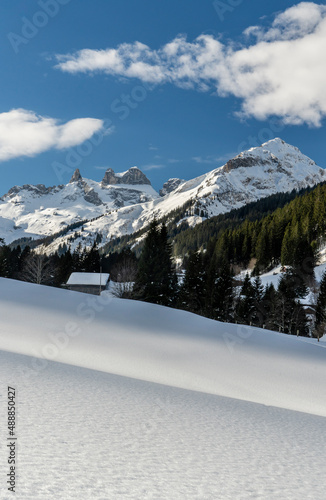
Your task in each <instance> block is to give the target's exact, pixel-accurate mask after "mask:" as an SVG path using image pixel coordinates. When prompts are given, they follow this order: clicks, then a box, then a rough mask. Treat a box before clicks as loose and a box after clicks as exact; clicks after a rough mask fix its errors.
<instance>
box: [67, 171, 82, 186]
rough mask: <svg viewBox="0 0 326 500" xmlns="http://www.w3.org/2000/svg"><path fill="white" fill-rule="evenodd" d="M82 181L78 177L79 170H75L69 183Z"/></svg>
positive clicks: (80, 177) (79, 176)
mask: <svg viewBox="0 0 326 500" xmlns="http://www.w3.org/2000/svg"><path fill="white" fill-rule="evenodd" d="M82 180H83V178H82V176H81V175H80V172H79V168H76V170H75V171H74V173H73V176H72V178H71V179H70V181H69V183H71V182H78V181H82Z"/></svg>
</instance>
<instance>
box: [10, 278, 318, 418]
mask: <svg viewBox="0 0 326 500" xmlns="http://www.w3.org/2000/svg"><path fill="white" fill-rule="evenodd" d="M0 284H1V285H0V303H1V311H0V312H1V336H0V349H4V350H8V351H11V352H16V353H19V354H25V355H28V356H35V357H38V358H42V357H45V358H49V359H54V360H55V361H60V362H64V363H69V364H73V365H77V366H82V367H86V368H91V369H95V370H101V371H105V372H109V373H114V374H117V375H123V376H127V377H133V378H139V379H142V380H147V381H150V382H157V383H161V384H166V385H172V386H175V387H181V388H184V389H191V390H196V391H202V392H207V393H211V394H217V395H220V396H227V397H232V398H238V399H242V400H247V401H252V402H256V403H261V404H266V405H273V406H279V407H281V408H287V409H291V410H298V411H304V412H308V413H314V414H316V415H322V416H326V401H325V400H324V390H325V389H324V383H321V381H322V380H323V379H324V377H325V375H326V363H325V360H326V351H325V349H323V348H321V347H320V346H319V345H309V346H307V345H306V344H305V343H303V342H301V341H300V340H298V339H297V338H294V337H291V336H286V335H282V334H278V333H276V332H269V331H266V330H260V329H253V328H250V327H246V326H243V325H232V324H226V323H219V322H216V321H212V320H209V319H207V318H202V317H200V316H196V315H194V314H190V313H187V312H184V311H179V310H174V309H169V308H164V307H161V306H156V305H153V304H148V303H142V302H138V301H132V300H121V299H112V298H111V297H109V296H106V295H102V296H101V297H95V296H90V295H86V294H80V293H76V292H70V291H65V290H60V289H54V288H50V287H43V286H39V285H33V284H30V283H24V282H17V281H15V280H8V279H5V278H2V279H0ZM15 311H16V312H15ZM17 311H19V316H18V317H17ZM69 332H71V333H69ZM56 343H58V345H59V347H57V346H56ZM61 344H62V346H63V347H62V348H61V347H60V345H61ZM65 344H67V345H65ZM30 375H31V376H32V374H30ZM312 388H313V390H312Z"/></svg>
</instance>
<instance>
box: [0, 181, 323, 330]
mask: <svg viewBox="0 0 326 500" xmlns="http://www.w3.org/2000/svg"><path fill="white" fill-rule="evenodd" d="M180 213H181V212H180ZM175 215H176V216H177V215H178V214H175ZM176 220H177V218H174V219H173V218H172V219H171V218H170V221H169V220H163V221H156V220H154V221H153V222H152V223H151V225H150V227H149V228H148V230H147V232H146V233H145V234H146V236H145V237H144V238H143V241H142V244H141V246H138V248H136V251H134V250H135V249H134V250H133V251H132V250H130V248H129V247H128V246H125V247H123V248H120V249H119V251H111V252H109V253H107V252H106V251H105V249H104V251H103V249H100V250H99V249H98V247H97V243H98V242H100V238H97V241H94V244H93V246H92V247H91V248H88V249H86V248H81V247H80V246H79V247H77V248H76V249H75V250H74V251H71V250H70V248H67V249H64V251H63V249H60V252H57V253H55V254H52V255H50V256H47V255H45V254H42V253H39V252H38V253H36V252H35V250H33V249H31V248H30V247H29V246H28V245H26V246H23V247H20V246H19V245H18V246H6V245H5V244H4V242H3V241H2V244H1V247H0V275H1V276H3V277H8V278H15V279H21V280H25V281H30V282H34V283H39V284H46V285H50V286H56V287H60V286H62V285H63V284H64V283H66V281H67V279H68V277H69V275H70V273H71V272H74V271H81V272H82V271H84V272H99V269H100V268H101V269H102V271H103V272H109V273H111V278H112V279H113V280H114V281H123V280H124V281H127V282H133V283H134V286H133V288H132V289H130V287H128V288H126V289H122V292H121V296H122V297H125V298H133V299H136V300H144V301H147V302H152V303H156V304H161V305H164V306H169V307H177V308H180V309H184V310H187V311H190V312H193V313H196V314H199V315H203V316H206V317H208V318H211V319H214V320H218V321H224V322H234V323H239V324H247V325H252V326H257V327H261V328H267V329H271V330H276V331H280V332H284V333H287V334H291V335H303V336H307V335H314V336H318V337H320V336H321V335H323V333H324V330H325V325H326V277H323V279H322V281H321V283H320V293H319V295H318V298H317V301H316V304H306V305H309V306H310V309H309V311H308V313H307V307H304V305H302V299H303V298H304V297H306V295H307V292H308V289H309V288H310V289H311V288H313V287H315V285H316V283H315V280H314V268H315V266H316V264H317V262H318V259H319V250H320V248H322V247H323V245H324V244H325V242H326V222H325V221H326V185H318V186H317V187H315V188H314V189H308V190H305V191H302V192H300V193H296V192H292V193H286V194H278V195H275V196H271V197H269V198H266V199H264V200H260V201H258V202H257V203H254V204H250V206H246V207H243V208H241V209H239V210H234V211H232V212H231V213H229V214H224V215H221V216H218V217H213V218H212V219H209V220H207V221H204V222H203V223H202V224H199V225H198V226H196V227H195V228H191V229H190V228H188V229H185V228H183V230H182V231H181V230H179V231H178V230H177V227H178V226H177V225H176ZM171 221H172V222H171ZM169 222H170V223H169ZM179 226H180V225H179ZM99 236H100V235H99ZM175 257H178V259H177V261H178V269H177V268H176V265H175V262H176V259H175ZM278 265H282V266H283V267H284V269H283V271H284V272H283V273H281V275H280V278H279V282H278V286H277V287H274V286H273V285H272V284H271V285H269V286H266V287H265V288H264V287H263V286H262V283H261V279H260V275H261V274H262V273H264V272H266V271H269V270H271V269H273V268H274V267H275V266H278ZM248 268H250V274H251V276H249V272H248V273H247V274H244V273H242V274H241V275H240V274H239V273H240V271H243V270H246V269H248Z"/></svg>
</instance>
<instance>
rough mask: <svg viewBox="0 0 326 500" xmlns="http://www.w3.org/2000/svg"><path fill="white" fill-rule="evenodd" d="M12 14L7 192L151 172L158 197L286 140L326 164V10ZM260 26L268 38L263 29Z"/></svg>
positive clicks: (4, 162)
mask: <svg viewBox="0 0 326 500" xmlns="http://www.w3.org/2000/svg"><path fill="white" fill-rule="evenodd" d="M1 11H2V12H1V17H0V37H1V42H0V61H1V67H2V72H1V79H0V82H1V83H0V85H1V92H0V168H1V193H0V195H2V194H4V193H5V192H6V191H7V190H8V189H9V188H10V187H12V186H13V185H15V184H19V185H22V184H28V183H30V184H37V183H43V184H45V185H54V184H60V183H65V182H68V181H69V179H70V177H71V175H72V171H73V170H74V168H75V167H78V168H79V169H80V171H81V173H82V175H83V176H85V177H88V178H92V179H95V180H100V179H101V178H102V177H103V175H104V171H105V169H106V168H108V167H111V168H113V169H114V170H115V171H116V172H120V171H124V170H127V169H128V168H130V167H132V166H134V165H137V166H138V167H139V168H141V169H142V170H143V171H144V172H145V173H146V174H147V176H148V177H149V178H150V180H151V181H152V184H153V186H154V187H155V188H156V189H160V187H161V186H162V184H163V182H164V181H165V180H167V179H169V178H170V177H180V178H184V179H189V178H192V177H195V176H197V175H200V174H202V173H204V172H207V171H209V170H212V169H214V168H216V167H218V166H221V165H223V164H224V163H225V161H227V159H229V158H231V157H232V156H234V155H235V154H237V153H239V152H240V151H241V150H244V149H248V148H249V147H252V146H256V145H258V144H261V143H262V142H265V141H267V140H269V139H271V138H273V137H277V136H280V137H282V138H283V139H284V140H285V141H287V142H289V143H291V144H293V145H295V146H297V147H299V148H300V149H301V151H302V152H303V153H305V154H307V155H308V156H310V157H311V158H313V159H314V160H315V161H316V162H317V163H318V164H319V165H320V166H322V167H326V160H325V157H324V144H325V118H324V117H325V114H326V96H325V94H326V93H325V90H324V89H325V88H326V67H325V56H324V49H323V47H325V40H326V7H325V2H319V3H314V2H304V3H303V2H302V3H299V2H298V3H293V2H290V1H284V0H283V1H282V2H281V1H275V2H273V3H272V2H270V3H265V2H259V1H256V0H215V1H205V0H200V1H199V0H192V1H191V2H190V1H189V0H178V1H177V2H175V1H171V0H156V1H155V2H153V1H149V0H96V1H90V0H43V1H42V0H38V1H31V0H30V1H29V2H26V0H20V1H19V0H15V1H13V2H6V3H4V5H2V8H1ZM252 27H255V28H252Z"/></svg>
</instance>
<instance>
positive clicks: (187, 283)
mask: <svg viewBox="0 0 326 500" xmlns="http://www.w3.org/2000/svg"><path fill="white" fill-rule="evenodd" d="M206 278H207V277H206V272H205V267H204V263H203V258H202V255H201V254H200V253H199V252H192V253H191V254H190V255H189V258H188V261H187V265H186V271H185V275H184V279H183V283H182V285H181V288H180V293H179V302H178V305H179V307H180V308H181V309H184V310H186V311H190V312H193V313H196V314H204V307H205V299H206Z"/></svg>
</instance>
